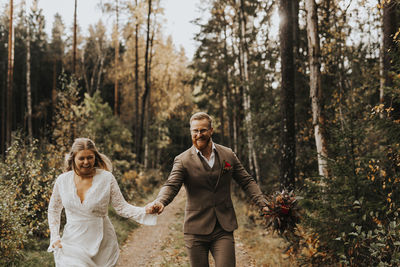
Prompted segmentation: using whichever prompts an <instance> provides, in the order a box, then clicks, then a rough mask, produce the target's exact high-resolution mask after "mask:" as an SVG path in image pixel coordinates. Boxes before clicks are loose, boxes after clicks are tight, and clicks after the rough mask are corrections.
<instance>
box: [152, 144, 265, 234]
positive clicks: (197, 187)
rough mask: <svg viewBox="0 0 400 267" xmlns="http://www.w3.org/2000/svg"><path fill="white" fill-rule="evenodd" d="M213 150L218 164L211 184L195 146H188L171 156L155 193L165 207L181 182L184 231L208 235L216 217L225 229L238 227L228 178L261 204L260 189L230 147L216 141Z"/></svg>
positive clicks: (263, 204)
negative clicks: (171, 161)
mask: <svg viewBox="0 0 400 267" xmlns="http://www.w3.org/2000/svg"><path fill="white" fill-rule="evenodd" d="M215 149H216V151H217V153H218V158H219V161H220V165H221V170H220V172H219V177H218V180H217V182H216V185H215V187H212V186H211V185H210V183H209V182H208V181H207V179H208V177H207V173H206V171H205V169H204V166H203V164H202V162H201V160H200V158H199V155H197V153H196V149H195V147H194V146H192V147H191V148H189V149H188V150H186V151H185V152H183V153H182V154H180V155H178V156H177V157H176V158H175V160H174V165H173V168H172V171H171V173H170V175H169V177H168V180H167V181H166V183H165V184H164V185H163V187H162V188H161V190H160V193H159V194H158V196H157V200H158V201H160V202H161V203H163V204H164V206H167V205H168V204H169V203H170V202H171V201H172V200H173V199H174V197H175V196H176V195H177V193H178V192H179V190H180V188H181V186H182V184H183V185H184V186H185V189H186V195H187V200H186V209H185V222H184V233H188V234H201V235H205V234H210V233H211V232H212V230H213V229H214V226H215V223H216V220H217V219H218V222H219V223H220V225H221V226H222V228H223V229H224V230H225V231H228V232H231V231H233V230H235V229H236V228H237V227H238V225H237V220H236V214H235V210H234V208H233V204H232V200H231V180H232V178H233V179H234V180H235V181H236V182H237V183H238V184H239V186H240V187H241V188H242V189H243V190H244V191H245V192H246V194H247V195H248V196H249V197H250V198H251V200H252V201H253V202H254V203H256V204H257V205H258V206H260V208H261V207H263V206H265V201H264V197H263V195H262V193H261V190H260V188H259V187H258V185H257V183H256V182H255V180H254V179H253V178H252V177H251V176H250V175H249V174H248V173H247V171H246V170H245V169H244V168H243V166H242V164H241V163H240V161H239V159H238V158H237V157H236V155H235V153H234V152H233V151H232V150H231V149H230V148H227V147H224V146H221V145H218V144H215ZM226 163H228V165H231V167H229V166H228V165H226ZM225 166H227V167H225Z"/></svg>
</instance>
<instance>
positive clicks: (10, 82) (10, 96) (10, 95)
mask: <svg viewBox="0 0 400 267" xmlns="http://www.w3.org/2000/svg"><path fill="white" fill-rule="evenodd" d="M9 9H10V10H9V27H8V66H7V101H6V106H7V108H6V113H7V118H6V145H7V147H8V146H10V145H11V131H12V120H13V116H12V114H13V105H12V103H13V80H14V25H13V15H14V14H13V13H14V3H13V0H10V5H9Z"/></svg>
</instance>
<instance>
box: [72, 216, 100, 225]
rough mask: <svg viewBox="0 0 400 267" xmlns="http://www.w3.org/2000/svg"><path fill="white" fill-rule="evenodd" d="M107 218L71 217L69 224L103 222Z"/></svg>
mask: <svg viewBox="0 0 400 267" xmlns="http://www.w3.org/2000/svg"><path fill="white" fill-rule="evenodd" d="M105 217H107V216H102V217H98V216H93V217H78V218H77V217H75V216H69V218H68V217H67V223H72V224H74V223H83V222H86V223H87V222H98V221H99V220H103V219H104V218H105Z"/></svg>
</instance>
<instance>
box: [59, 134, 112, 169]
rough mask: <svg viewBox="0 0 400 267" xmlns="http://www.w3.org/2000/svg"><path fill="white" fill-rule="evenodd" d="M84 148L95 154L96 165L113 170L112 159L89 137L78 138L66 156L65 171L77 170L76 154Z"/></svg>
mask: <svg viewBox="0 0 400 267" xmlns="http://www.w3.org/2000/svg"><path fill="white" fill-rule="evenodd" d="M82 150H90V151H92V152H93V153H94V155H95V161H94V167H96V168H99V169H103V170H106V171H110V172H111V171H112V163H111V160H110V159H109V158H108V157H107V156H106V155H104V154H102V153H100V152H99V151H98V150H97V148H96V145H95V144H94V142H93V141H92V140H90V139H89V138H83V137H81V138H77V139H75V141H74V143H73V144H72V147H71V150H70V152H69V153H68V154H67V155H66V156H65V162H64V171H72V170H74V171H75V161H74V159H75V156H76V154H77V153H78V152H80V151H82Z"/></svg>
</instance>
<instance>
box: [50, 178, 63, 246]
mask: <svg viewBox="0 0 400 267" xmlns="http://www.w3.org/2000/svg"><path fill="white" fill-rule="evenodd" d="M58 187H59V185H58V183H57V182H56V183H55V184H54V187H53V193H52V194H51V198H50V203H49V208H48V215H47V217H48V221H49V228H50V246H49V248H48V251H49V252H51V251H53V250H54V249H53V248H52V245H53V244H54V242H56V241H57V240H60V219H61V211H62V209H63V205H62V201H61V196H60V192H59V189H58Z"/></svg>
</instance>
